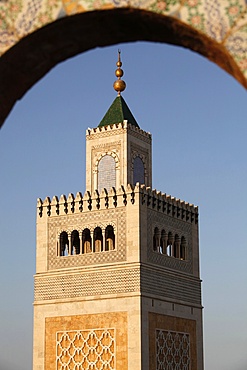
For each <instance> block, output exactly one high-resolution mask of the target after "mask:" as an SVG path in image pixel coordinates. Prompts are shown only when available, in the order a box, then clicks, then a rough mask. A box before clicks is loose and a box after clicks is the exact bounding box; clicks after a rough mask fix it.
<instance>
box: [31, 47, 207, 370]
mask: <svg viewBox="0 0 247 370" xmlns="http://www.w3.org/2000/svg"><path fill="white" fill-rule="evenodd" d="M121 67H122V62H121V58H120V52H119V54H118V61H117V69H116V72H115V74H116V77H117V80H116V81H115V82H114V85H113V86H114V89H115V90H116V91H117V93H118V95H117V97H116V98H115V100H114V101H113V103H112V105H111V106H110V108H109V109H108V111H107V113H106V114H105V116H104V117H103V119H102V121H101V122H100V124H99V125H98V127H96V128H92V129H88V130H87V131H86V191H85V193H84V194H82V193H81V192H78V193H77V194H76V195H73V194H69V195H68V197H66V196H65V195H62V196H61V197H60V198H58V197H56V196H54V197H53V198H52V199H50V198H49V197H47V198H46V199H45V200H44V201H42V200H41V199H38V204H37V246H36V274H35V295H34V347H33V356H34V360H33V370H82V369H83V370H84V369H85V370H92V369H93V370H166V369H172V370H173V369H181V370H203V350H202V347H203V342H202V305H201V280H200V275H199V241H198V208H197V207H195V206H194V205H192V204H189V203H187V202H184V201H182V200H180V199H177V198H174V197H171V196H170V195H167V194H166V193H162V192H160V191H156V190H152V157H151V151H152V148H151V134H150V133H148V132H145V131H143V130H142V129H140V127H139V125H138V123H137V122H136V120H135V118H134V116H133V115H132V113H131V111H130V109H129V108H128V106H127V104H126V102H125V101H124V99H123V97H122V95H121V93H122V92H123V91H124V89H125V87H126V84H125V82H124V81H123V80H122V76H123V70H122V69H121Z"/></svg>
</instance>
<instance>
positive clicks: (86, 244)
mask: <svg viewBox="0 0 247 370" xmlns="http://www.w3.org/2000/svg"><path fill="white" fill-rule="evenodd" d="M90 252H92V238H91V233H90V230H89V229H84V230H83V232H82V253H90Z"/></svg>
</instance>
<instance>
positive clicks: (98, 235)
mask: <svg viewBox="0 0 247 370" xmlns="http://www.w3.org/2000/svg"><path fill="white" fill-rule="evenodd" d="M93 243H94V247H93V251H94V252H102V251H103V235H102V230H101V228H100V227H96V228H95V229H94V233H93Z"/></svg>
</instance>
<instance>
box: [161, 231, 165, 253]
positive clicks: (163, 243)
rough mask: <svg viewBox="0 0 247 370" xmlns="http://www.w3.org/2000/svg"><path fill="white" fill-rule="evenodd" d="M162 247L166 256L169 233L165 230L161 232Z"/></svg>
mask: <svg viewBox="0 0 247 370" xmlns="http://www.w3.org/2000/svg"><path fill="white" fill-rule="evenodd" d="M160 246H161V251H162V253H163V254H166V247H167V233H166V232H165V230H164V229H163V230H162V231H161V236H160Z"/></svg>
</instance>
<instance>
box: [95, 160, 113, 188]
mask: <svg viewBox="0 0 247 370" xmlns="http://www.w3.org/2000/svg"><path fill="white" fill-rule="evenodd" d="M112 187H114V188H115V187H116V162H115V159H114V158H113V157H112V156H111V155H108V154H107V155H105V156H104V157H102V158H101V159H100V161H99V164H98V190H99V191H101V190H102V189H104V188H105V189H106V190H107V191H109V190H110V189H111V188H112Z"/></svg>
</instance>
